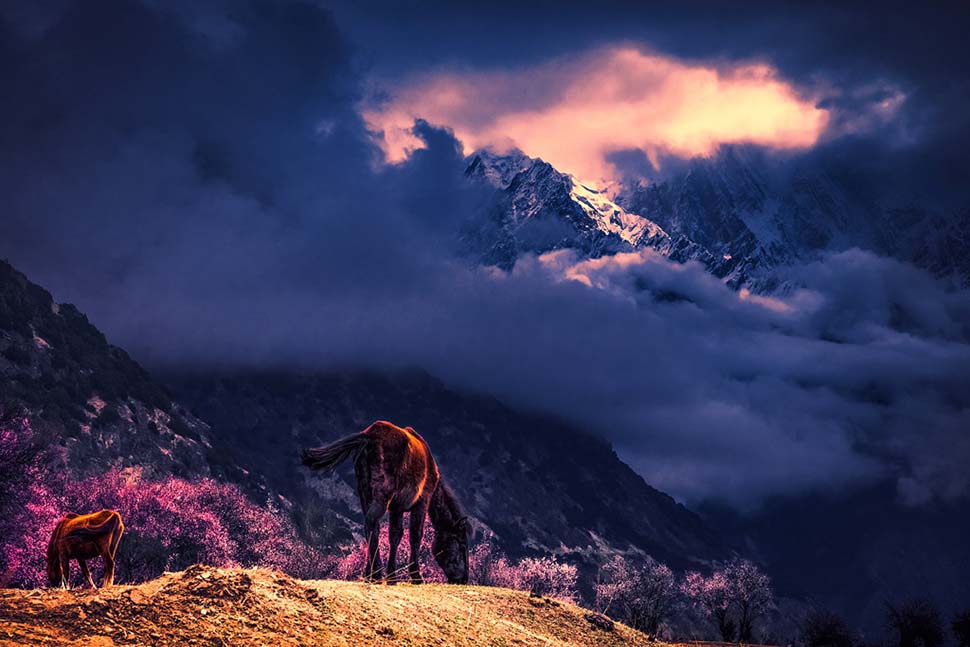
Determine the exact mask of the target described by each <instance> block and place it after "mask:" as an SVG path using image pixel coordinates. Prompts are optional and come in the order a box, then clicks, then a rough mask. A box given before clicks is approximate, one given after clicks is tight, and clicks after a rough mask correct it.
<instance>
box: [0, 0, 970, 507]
mask: <svg viewBox="0 0 970 647" xmlns="http://www.w3.org/2000/svg"><path fill="white" fill-rule="evenodd" d="M966 14H967V9H966V6H965V5H961V4H958V3H954V4H953V5H952V6H949V5H938V6H935V7H933V8H932V9H929V8H925V9H924V8H920V7H915V8H914V7H911V6H908V5H905V4H902V3H898V4H897V3H889V4H887V5H884V6H883V8H881V9H880V11H879V12H878V13H875V12H873V10H872V8H871V5H867V4H865V3H859V4H853V3H842V2H839V3H804V4H803V3H794V4H790V3H761V2H744V3H725V2H712V3H696V2H685V3H676V6H671V4H670V3H667V4H665V5H660V4H653V3H597V5H596V7H595V8H591V7H590V6H589V5H588V4H586V5H581V4H569V3H555V4H552V3H522V2H518V3H509V4H504V3H490V4H489V5H488V6H487V7H486V6H479V7H475V6H472V5H470V4H468V5H467V6H466V3H433V2H422V3H416V2H394V3H387V4H379V3H366V2H365V3H359V2H354V3H352V2H347V3H339V2H338V3H334V4H330V3H324V2H296V1H289V0H281V1H279V2H273V3H268V2H244V1H238V2H237V1H234V0H224V1H221V0H214V1H212V2H188V1H185V2H161V1H155V0H128V1H122V0H105V1H104V2H99V3H95V4H91V3H84V2H72V1H70V0H62V1H53V2H40V3H15V2H3V3H2V4H0V50H2V51H0V79H3V80H2V83H3V88H4V92H3V96H4V100H3V101H2V102H0V168H2V169H3V171H2V172H0V191H2V195H4V196H5V202H6V204H5V207H4V210H3V215H2V216H0V218H2V219H3V235H2V236H0V257H5V258H7V259H8V260H10V261H11V262H12V263H13V264H14V265H15V266H16V267H17V268H18V269H20V270H21V271H23V272H25V273H27V274H28V276H29V277H30V278H31V279H32V280H34V281H35V282H38V283H40V284H41V285H43V286H45V287H46V288H48V289H50V290H51V291H52V292H53V293H54V296H55V298H56V299H58V300H61V301H68V302H73V303H75V304H77V305H78V306H79V307H80V308H81V309H82V311H84V312H86V313H88V314H89V316H90V317H91V319H92V321H93V323H95V324H96V325H97V326H98V327H100V328H101V329H102V330H104V331H105V332H106V334H107V335H108V337H109V339H110V340H112V341H113V342H114V343H116V344H118V345H120V346H122V347H124V348H126V349H127V350H129V351H130V352H131V353H132V354H133V355H134V356H135V357H136V358H137V359H139V360H140V361H142V362H144V363H145V364H146V365H147V366H149V367H151V368H153V369H156V370H160V371H171V370H180V369H192V370H200V369H201V370H231V369H246V368H259V367H267V366H272V367H274V368H279V367H293V368H298V369H311V370H344V369H348V368H355V367H367V368H375V367H376V368H383V369H390V370H393V369H396V368H405V367H415V366H417V367H420V368H423V369H425V370H428V371H429V372H431V373H432V374H434V375H436V376H438V377H440V378H442V379H443V380H445V382H446V383H448V384H449V385H452V386H453V387H455V388H459V389H467V390H472V391H476V392H484V393H490V394H493V395H496V396H498V397H499V398H501V399H503V400H505V401H506V402H509V403H510V404H512V405H514V406H518V407H523V408H529V409H537V410H540V411H544V412H548V413H552V414H555V415H558V416H562V417H564V418H566V419H568V420H571V421H574V422H575V423H576V424H577V425H579V426H581V427H583V428H586V429H589V430H590V431H593V432H594V433H597V434H601V435H603V436H604V437H606V438H607V439H609V440H610V441H611V442H613V443H614V444H615V446H616V447H617V449H618V450H619V452H620V454H621V456H622V457H623V458H624V459H626V460H627V461H628V462H629V463H630V464H631V465H632V466H633V467H634V468H635V469H637V470H638V471H639V472H640V473H641V474H642V475H643V476H644V477H645V478H646V479H647V480H648V482H650V483H651V484H653V485H655V486H657V487H660V488H661V489H664V490H666V491H668V492H670V493H672V494H674V495H675V496H676V497H678V498H679V499H680V500H683V501H687V502H698V501H702V500H705V499H710V498H714V499H719V500H724V501H726V502H728V503H730V504H732V505H735V506H737V507H739V508H741V509H747V508H750V507H752V506H757V505H758V503H759V502H760V501H762V500H764V498H765V497H768V496H771V495H777V494H799V493H804V492H810V491H818V490H831V489H833V488H835V489H837V488H848V487H854V486H857V485H863V484H867V483H872V482H874V481H877V480H882V479H889V480H892V481H893V482H895V483H896V486H897V491H898V495H899V500H900V501H901V502H902V503H905V504H907V505H923V504H927V503H928V502H931V501H934V500H939V499H953V498H958V497H965V496H966V495H967V493H968V490H970V477H968V475H967V473H966V469H965V466H966V464H967V463H968V462H970V438H968V435H967V434H966V429H968V428H970V398H968V395H967V394H968V393H970V330H968V322H970V293H968V291H967V290H964V289H955V288H953V287H952V286H948V285H946V284H944V283H942V282H940V281H938V280H936V279H934V278H933V277H931V276H930V275H928V274H926V273H925V272H923V271H922V270H919V269H917V268H915V267H913V266H910V265H907V264H904V263H901V262H899V261H895V260H892V259H888V258H882V257H879V256H876V255H875V254H873V253H870V252H865V251H861V250H844V251H840V252H832V253H829V254H825V255H823V256H821V257H820V258H818V259H817V260H814V261H812V262H809V263H805V264H803V265H799V266H797V267H793V268H790V273H791V274H790V278H792V279H793V280H796V281H797V282H798V285H799V286H800V288H799V289H798V290H796V291H794V292H792V293H789V294H786V295H784V296H777V295H774V296H772V295H753V294H750V293H746V292H737V291H734V290H731V289H729V288H727V287H726V286H724V285H723V284H722V283H721V282H719V281H718V280H717V279H715V278H714V277H712V276H710V275H709V274H707V273H706V272H705V271H704V270H703V268H701V267H700V266H697V265H693V264H686V265H679V264H676V263H672V262H670V261H668V260H666V259H665V258H663V257H660V256H658V255H656V254H653V253H651V252H647V251H644V252H640V253H636V254H629V255H622V256H616V257H609V258H601V259H595V260H589V259H583V258H579V257H577V256H575V255H574V254H572V253H571V252H556V253H553V254H549V255H545V256H542V257H538V258H536V257H526V258H522V259H520V261H519V262H518V263H517V264H516V266H515V268H513V269H512V270H511V271H509V272H504V271H500V270H497V269H495V268H485V267H480V266H477V265H475V264H474V263H471V262H469V260H468V259H467V258H465V257H463V256H462V255H461V252H460V245H459V244H458V243H457V233H458V230H459V228H460V226H461V223H462V222H463V220H464V218H465V217H466V216H468V215H470V214H475V213H477V212H478V211H479V210H481V209H482V208H483V205H487V204H488V201H489V196H488V195H486V194H484V193H483V190H482V189H481V188H480V187H474V186H470V185H469V184H468V183H467V182H465V181H464V180H463V179H462V171H463V168H464V163H463V157H464V155H465V154H467V153H468V152H470V151H471V150H473V149H475V148H476V147H479V146H490V147H492V148H497V149H502V148H505V147H510V146H517V147H519V148H522V149H523V150H524V151H525V152H526V153H527V154H530V155H533V156H541V157H543V158H544V159H547V160H548V161H550V162H552V163H554V164H555V165H556V166H557V167H558V168H561V170H564V171H567V172H570V173H574V174H576V175H578V176H580V177H582V178H583V179H584V180H588V181H589V182H591V183H599V182H602V183H604V184H607V185H608V184H609V183H611V182H615V181H617V179H618V178H619V177H620V176H621V175H623V174H624V173H625V170H624V169H622V168H619V167H618V166H617V165H616V164H617V162H616V160H617V159H619V158H621V157H622V154H623V153H625V152H630V151H633V152H638V153H640V154H642V156H644V157H646V159H647V160H648V161H649V162H650V164H649V166H648V167H647V171H646V173H647V174H648V175H649V174H651V173H658V174H659V173H662V172H664V167H665V166H666V165H668V164H669V162H670V160H686V159H689V158H690V157H692V156H696V155H706V154H709V153H711V152H712V151H714V150H716V149H717V147H718V146H719V145H722V144H730V143H739V142H740V143H750V144H756V145H758V146H761V147H764V148H765V149H766V150H767V151H769V152H771V153H773V154H778V155H789V156H792V155H794V156H802V157H808V158H812V159H814V160H815V161H816V162H817V163H818V164H821V165H823V166H825V167H826V168H828V169H830V170H831V172H832V173H833V174H834V175H839V176H842V177H848V178H850V179H851V180H852V182H854V183H855V184H856V185H858V186H862V187H865V188H866V190H867V191H869V192H870V193H872V194H875V195H885V196H888V197H887V199H890V200H892V201H895V203H896V204H901V205H905V204H911V203H918V204H922V205H930V206H932V207H934V208H939V209H944V210H948V209H950V210H952V209H961V208H963V209H965V208H966V206H967V204H968V199H967V193H966V187H967V186H968V185H970V183H968V182H970V177H968V173H970V159H968V156H970V152H968V151H970V146H968V145H967V144H968V143H970V117H968V115H970V112H968V111H967V110H966V108H965V107H966V105H967V103H968V101H970V74H968V70H967V65H968V58H967V57H966V56H964V55H962V54H963V52H962V39H963V36H964V34H965V30H966V27H967V26H968V20H967V15H966ZM416 120H417V121H416ZM567 135H568V136H567ZM644 285H646V286H648V287H649V288H651V289H652V290H654V292H657V291H664V290H668V291H669V290H675V291H676V292H678V293H680V294H684V295H687V296H688V297H689V298H688V299H685V300H682V301H678V302H670V303H668V302H661V301H658V300H652V299H650V298H649V297H648V296H645V294H646V295H649V294H650V290H647V292H646V293H645V292H644V291H643V286H644Z"/></svg>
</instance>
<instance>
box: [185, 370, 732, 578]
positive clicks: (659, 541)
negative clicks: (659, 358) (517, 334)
mask: <svg viewBox="0 0 970 647" xmlns="http://www.w3.org/2000/svg"><path fill="white" fill-rule="evenodd" d="M170 384H171V385H172V388H173V389H174V391H175V392H176V393H177V394H178V396H179V398H180V399H181V401H182V402H184V403H185V404H186V405H187V406H189V407H190V408H191V409H192V410H193V411H194V412H196V413H197V414H198V415H199V416H201V417H202V418H204V419H205V420H207V421H208V422H209V423H210V424H211V425H212V429H213V434H214V435H215V436H216V437H217V438H219V439H220V442H222V443H223V444H225V445H226V451H231V452H232V453H233V460H234V461H235V462H237V463H238V464H239V465H241V466H242V467H244V468H245V469H247V470H249V471H250V472H252V473H254V474H261V475H263V476H264V477H265V479H266V485H267V486H268V487H269V488H271V489H272V490H275V491H278V492H280V493H282V494H284V495H285V496H286V497H287V498H288V499H289V500H291V501H292V502H293V503H294V505H295V506H296V507H297V509H298V510H299V511H300V512H299V513H298V517H300V518H303V519H306V520H307V523H308V527H307V528H306V530H307V531H308V532H310V533H311V534H315V535H316V536H317V537H318V540H319V541H320V542H321V543H333V542H337V543H340V542H347V541H348V540H349V539H350V535H351V533H352V532H355V531H357V530H358V528H359V526H358V520H359V518H360V511H359V507H358V503H357V500H356V494H355V490H354V487H353V474H352V470H351V469H350V468H349V467H347V466H345V467H344V468H343V469H342V470H340V471H339V472H338V476H336V477H333V478H330V479H327V478H320V477H318V476H315V475H311V474H310V473H308V472H307V471H306V470H304V469H303V468H301V467H299V465H298V461H297V454H298V451H299V449H300V448H302V447H312V446H318V445H321V444H324V443H326V442H329V441H332V440H334V439H336V438H338V437H340V436H343V435H345V434H349V433H353V432H356V431H360V430H362V429H364V428H365V427H366V426H367V425H368V424H370V423H371V422H373V421H374V420H377V419H387V420H391V421H394V422H397V423H398V424H401V425H410V426H413V427H414V428H415V429H417V430H418V432H420V433H421V434H422V435H423V436H424V437H425V438H426V439H427V440H428V442H429V444H430V445H431V450H432V452H434V455H435V457H436V459H437V460H438V462H439V464H440V465H441V469H442V473H443V474H444V476H445V478H446V479H448V481H449V482H450V483H451V485H452V486H453V487H454V489H455V490H456V491H457V493H458V495H459V497H460V499H461V500H462V502H463V504H464V505H465V507H466V508H467V509H468V511H469V512H470V513H471V514H472V515H473V516H474V517H475V518H476V519H477V520H478V521H479V522H480V523H479V531H487V530H490V531H491V532H494V533H495V535H496V540H497V541H498V543H499V545H500V547H501V548H502V549H503V550H505V551H506V552H507V553H509V554H510V555H512V556H518V555H523V554H529V553H556V554H560V555H568V556H570V557H571V558H572V559H575V560H577V561H579V562H580V563H585V564H587V565H590V564H591V563H592V562H594V561H598V559H600V558H602V556H603V555H605V554H609V553H612V552H614V551H635V550H641V551H645V552H647V553H649V554H651V555H653V556H654V557H655V558H657V559H660V560H663V561H666V562H668V563H669V564H670V565H671V566H674V567H687V566H690V565H695V566H696V565H698V564H700V563H702V562H706V561H709V560H712V559H715V558H721V557H725V556H726V555H727V554H728V552H729V551H728V549H727V547H726V546H725V545H724V544H723V542H722V541H721V540H720V539H719V538H718V536H717V535H716V534H715V533H714V532H713V531H712V530H711V529H710V528H708V527H707V526H706V525H705V524H704V523H703V522H702V521H701V520H700V518H699V517H697V516H696V515H695V514H694V513H692V512H690V511H688V510H687V509H685V508H684V507H683V506H681V505H679V504H677V503H676V502H675V501H674V500H673V499H671V498H670V497H669V496H667V495H666V494H663V493H662V492H659V491H657V490H655V489H653V488H651V487H650V486H649V485H647V484H646V483H645V482H644V481H643V479H642V478H641V477H640V476H638V475H637V474H636V473H635V472H633V470H631V469H630V468H629V467H627V466H626V465H625V464H624V463H623V462H622V461H620V460H619V458H617V456H616V454H615V453H614V452H613V450H612V449H611V448H610V447H609V445H607V444H606V443H605V442H603V441H601V440H599V439H596V438H594V437H592V436H588V435H586V434H584V433H582V432H579V431H576V430H574V429H572V428H570V427H569V426H568V425H564V424H562V423H560V422H557V421H555V420H551V419H548V418H543V417H539V416H531V415H525V414H522V413H518V412H515V411H512V410H511V409H508V408H507V407H504V406H503V405H501V404H500V403H498V402H497V401H495V400H492V399H487V398H479V397H471V396H468V395H462V394H459V393H455V392H453V391H450V390H448V389H447V388H446V387H444V386H443V385H442V384H441V383H439V382H437V381H436V380H434V379H432V378H430V377H428V376H426V375H424V374H420V373H414V374H406V375H404V374H399V375H394V376H384V375H373V374H370V375H368V374H356V375H349V374H346V373H345V374H342V375H332V374H331V375H314V374H305V375H294V374H272V373H263V374H250V375H236V376H227V377H223V378H220V379H213V378H210V377H207V376H202V377H191V376H190V377H182V378H173V379H172V380H170Z"/></svg>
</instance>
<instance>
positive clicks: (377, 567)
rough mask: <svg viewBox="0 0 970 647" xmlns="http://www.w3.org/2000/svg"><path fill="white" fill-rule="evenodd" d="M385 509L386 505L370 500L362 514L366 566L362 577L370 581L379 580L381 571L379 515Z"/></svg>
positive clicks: (382, 513) (381, 515) (382, 514)
mask: <svg viewBox="0 0 970 647" xmlns="http://www.w3.org/2000/svg"><path fill="white" fill-rule="evenodd" d="M386 511H387V505H386V504H382V503H378V502H377V501H372V502H371V504H370V506H369V507H368V508H367V513H366V514H365V515H364V534H365V535H366V536H367V567H366V569H365V570H364V578H365V579H367V580H368V581H371V582H379V581H380V580H381V577H382V572H381V550H380V536H381V517H383V516H384V512H386Z"/></svg>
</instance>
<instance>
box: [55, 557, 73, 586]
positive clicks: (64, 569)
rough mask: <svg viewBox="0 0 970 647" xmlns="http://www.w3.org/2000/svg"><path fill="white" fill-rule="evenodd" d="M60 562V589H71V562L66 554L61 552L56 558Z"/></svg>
mask: <svg viewBox="0 0 970 647" xmlns="http://www.w3.org/2000/svg"><path fill="white" fill-rule="evenodd" d="M58 559H60V560H61V588H64V589H69V588H71V560H70V558H68V556H67V553H66V552H61V553H60V555H59V556H58Z"/></svg>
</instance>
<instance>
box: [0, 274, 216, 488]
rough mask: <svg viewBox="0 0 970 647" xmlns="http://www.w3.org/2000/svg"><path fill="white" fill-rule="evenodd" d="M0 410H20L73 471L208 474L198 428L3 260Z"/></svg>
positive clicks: (75, 315) (205, 438)
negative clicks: (133, 468)
mask: <svg viewBox="0 0 970 647" xmlns="http://www.w3.org/2000/svg"><path fill="white" fill-rule="evenodd" d="M0 409H2V411H0V413H3V414H4V415H23V414H26V415H27V416H29V418H30V419H31V422H32V424H33V426H34V428H35V429H36V430H38V431H40V432H41V433H43V434H44V436H45V437H46V438H48V439H49V440H50V441H51V442H54V443H57V444H61V445H63V446H64V447H65V448H66V450H67V456H68V461H69V464H70V465H71V466H72V467H73V468H75V469H76V470H78V471H82V472H89V473H93V472H97V471H101V470H103V469H104V468H105V467H107V466H109V465H116V464H120V465H141V466H144V467H146V468H148V469H149V471H156V472H159V473H174V474H179V475H203V474H207V473H208V472H209V463H208V460H207V458H206V453H207V451H208V447H209V446H210V437H209V430H208V427H207V426H206V425H205V424H204V423H202V422H201V421H200V420H198V419H197V418H195V417H194V416H192V415H191V414H190V413H188V412H187V411H185V410H184V409H183V408H181V407H180V406H179V405H178V404H176V403H175V402H174V401H173V400H172V398H171V397H170V395H169V394H168V392H167V391H166V389H165V388H164V387H162V386H161V385H160V384H159V383H158V382H156V381H154V380H153V379H152V377H151V376H150V375H149V374H148V373H147V372H146V371H145V370H144V369H142V367H141V366H139V365H138V364H137V363H136V362H135V361H133V360H132V359H131V358H130V357H129V356H128V354H127V353H125V351H123V350H121V349H120V348H117V347H115V346H112V345H110V344H109V343H108V342H107V340H106V339H105V337H104V335H102V334H101V332H100V331H99V330H98V329H97V328H95V327H94V326H93V325H91V324H90V323H89V322H88V320H87V317H85V316H84V315H83V314H82V313H80V312H79V311H78V310H77V309H76V308H75V307H74V306H72V305H69V304H57V303H55V302H54V300H53V299H52V298H51V295H50V294H49V293H48V292H47V291H46V290H44V289H43V288H41V287H39V286H37V285H34V284H33V283H31V282H30V281H28V280H27V278H26V277H25V276H24V275H23V274H21V273H19V272H17V271H16V270H15V269H14V268H13V267H11V266H10V265H9V264H7V263H6V262H3V261H0Z"/></svg>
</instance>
